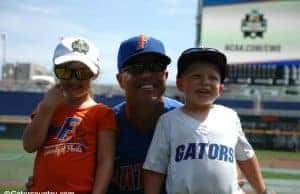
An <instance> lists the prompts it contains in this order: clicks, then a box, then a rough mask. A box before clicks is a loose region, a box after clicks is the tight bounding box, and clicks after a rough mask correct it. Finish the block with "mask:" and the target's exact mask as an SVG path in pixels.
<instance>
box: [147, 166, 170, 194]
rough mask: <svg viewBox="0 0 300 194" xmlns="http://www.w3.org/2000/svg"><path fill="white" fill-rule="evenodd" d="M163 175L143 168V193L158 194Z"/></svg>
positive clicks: (163, 178)
mask: <svg viewBox="0 0 300 194" xmlns="http://www.w3.org/2000/svg"><path fill="white" fill-rule="evenodd" d="M164 180H165V175H164V174H161V173H157V172H154V171H149V170H144V189H145V194H160V191H161V189H162V186H163V183H164Z"/></svg>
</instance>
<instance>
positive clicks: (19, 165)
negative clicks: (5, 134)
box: [0, 139, 35, 194]
mask: <svg viewBox="0 0 300 194" xmlns="http://www.w3.org/2000/svg"><path fill="white" fill-rule="evenodd" d="M34 157H35V154H29V153H26V152H25V151H24V150H23V147H22V141H21V140H8V139H0V172H1V173H0V185H1V182H3V181H15V182H17V183H22V184H23V182H25V181H26V180H27V177H28V176H30V175H32V169H33V160H34ZM0 187H1V186H0ZM0 194H1V193H0Z"/></svg>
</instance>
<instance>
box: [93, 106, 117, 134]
mask: <svg viewBox="0 0 300 194" xmlns="http://www.w3.org/2000/svg"><path fill="white" fill-rule="evenodd" d="M96 119H97V129H98V131H103V130H116V129H117V127H116V119H115V114H114V112H113V111H112V109H111V108H108V107H106V106H100V108H98V111H97V115H96Z"/></svg>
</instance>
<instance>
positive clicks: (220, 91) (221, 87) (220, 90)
mask: <svg viewBox="0 0 300 194" xmlns="http://www.w3.org/2000/svg"><path fill="white" fill-rule="evenodd" d="M224 90H225V86H224V84H220V87H219V93H220V94H223V93H224Z"/></svg>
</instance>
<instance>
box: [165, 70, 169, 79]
mask: <svg viewBox="0 0 300 194" xmlns="http://www.w3.org/2000/svg"><path fill="white" fill-rule="evenodd" d="M165 76H166V80H167V79H168V76H169V72H167V71H166V72H165Z"/></svg>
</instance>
